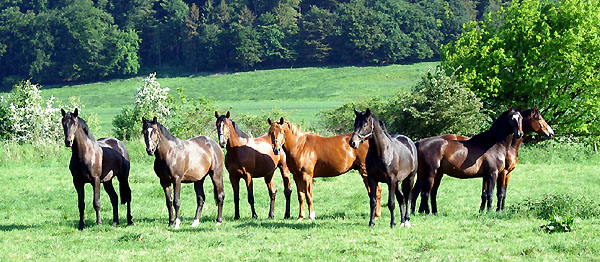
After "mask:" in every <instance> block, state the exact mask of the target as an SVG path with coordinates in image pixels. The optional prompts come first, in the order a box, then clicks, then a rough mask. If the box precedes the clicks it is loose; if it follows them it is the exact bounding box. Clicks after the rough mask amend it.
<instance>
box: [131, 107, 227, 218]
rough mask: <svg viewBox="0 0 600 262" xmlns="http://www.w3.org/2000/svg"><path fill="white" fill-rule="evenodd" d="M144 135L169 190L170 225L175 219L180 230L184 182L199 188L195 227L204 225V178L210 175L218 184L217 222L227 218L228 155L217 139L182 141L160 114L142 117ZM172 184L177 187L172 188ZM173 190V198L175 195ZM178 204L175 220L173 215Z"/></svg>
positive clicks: (159, 172) (215, 193)
mask: <svg viewBox="0 0 600 262" xmlns="http://www.w3.org/2000/svg"><path fill="white" fill-rule="evenodd" d="M142 124H143V127H142V134H143V135H144V142H145V144H146V153H148V155H150V156H152V155H154V157H155V159H154V172H155V173H156V176H158V178H159V180H160V184H161V186H162V187H163V191H164V193H165V198H166V204H167V209H168V211H169V227H170V226H172V225H173V222H175V229H179V225H180V224H181V220H180V218H179V207H180V206H181V203H180V192H181V183H194V190H195V191H196V203H197V207H196V216H195V217H194V222H193V223H192V227H197V226H198V225H199V224H200V215H201V214H202V207H203V206H204V199H205V196H204V179H205V178H206V175H209V176H210V178H211V180H212V183H213V186H214V197H215V201H216V202H217V207H218V211H217V225H220V224H221V223H222V221H223V219H222V217H223V199H224V198H225V192H224V186H223V160H224V158H225V157H224V155H223V151H221V148H219V145H218V144H217V142H215V141H214V140H213V139H211V138H210V137H206V136H198V137H194V138H190V139H188V140H183V141H182V140H180V139H178V138H177V137H175V136H174V135H172V134H171V133H170V132H169V130H167V128H165V127H164V126H163V125H162V124H160V123H159V122H158V121H157V119H156V117H154V119H153V120H147V119H146V118H145V117H142ZM171 186H172V187H173V189H171ZM171 193H173V198H171ZM173 206H174V207H175V219H174V218H173Z"/></svg>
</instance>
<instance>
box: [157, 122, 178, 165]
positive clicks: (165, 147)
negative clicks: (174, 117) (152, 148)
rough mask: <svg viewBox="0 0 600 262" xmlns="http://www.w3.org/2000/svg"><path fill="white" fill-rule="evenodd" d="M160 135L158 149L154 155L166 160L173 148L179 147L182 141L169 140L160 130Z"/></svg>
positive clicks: (176, 139)
mask: <svg viewBox="0 0 600 262" xmlns="http://www.w3.org/2000/svg"><path fill="white" fill-rule="evenodd" d="M158 134H159V135H160V141H159V142H158V148H156V152H155V153H154V155H155V156H156V158H159V159H166V157H167V153H169V151H171V149H172V148H173V147H175V146H177V145H179V144H180V143H181V141H180V140H179V139H178V138H175V140H169V139H168V138H167V137H166V136H165V135H164V134H163V132H162V130H160V129H159V132H158Z"/></svg>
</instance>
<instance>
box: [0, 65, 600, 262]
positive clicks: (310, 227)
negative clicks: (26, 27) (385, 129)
mask: <svg viewBox="0 0 600 262" xmlns="http://www.w3.org/2000/svg"><path fill="white" fill-rule="evenodd" d="M434 66H435V63H423V64H416V65H410V66H388V67H374V68H352V67H350V68H309V69H295V70H292V69H280V70H269V72H263V71H256V72H247V73H239V74H230V75H211V76H193V77H175V78H159V79H158V81H159V82H160V83H161V84H162V85H163V86H168V87H170V88H171V89H175V88H177V87H185V90H186V94H188V95H189V96H190V97H198V96H206V97H208V98H210V99H212V100H213V101H214V103H215V104H217V105H218V106H219V108H229V107H231V108H232V110H233V111H232V112H233V113H238V112H240V113H253V112H260V111H261V110H269V109H270V108H271V107H272V106H278V107H279V108H281V109H283V110H284V111H286V112H290V115H291V116H290V118H291V120H292V121H300V120H306V121H311V122H312V121H316V117H315V114H316V113H317V112H318V111H319V110H321V109H326V108H331V107H334V106H336V105H339V104H341V103H343V102H346V101H349V100H352V99H360V98H363V97H366V96H368V95H381V94H383V92H384V91H385V90H386V89H388V88H394V89H398V90H401V89H403V88H409V87H411V86H412V85H413V84H414V83H415V82H416V81H418V80H419V79H420V78H421V76H422V74H423V73H424V71H425V70H426V69H427V68H428V67H434ZM159 76H160V74H159ZM141 81H142V79H141V78H135V79H128V80H113V81H110V82H104V83H93V84H85V85H78V86H61V87H58V86H56V87H49V88H48V89H46V90H44V95H47V96H49V95H51V94H52V95H54V96H56V97H58V98H60V99H66V98H68V97H69V96H80V97H81V102H82V103H83V104H85V106H86V107H85V110H89V111H92V112H97V113H98V115H99V118H100V121H101V123H102V129H101V132H100V134H94V135H95V136H96V137H97V138H99V137H102V136H105V135H109V134H110V128H111V127H110V122H111V121H112V117H113V116H114V115H116V114H117V113H118V112H119V111H120V109H121V107H122V106H124V105H127V104H129V103H131V100H132V97H133V94H134V92H135V88H136V87H137V86H139V85H140V83H141ZM266 86H269V87H270V88H269V89H263V88H264V87H266ZM265 90H268V91H265ZM101 93H105V94H110V95H109V96H106V95H104V96H101V95H100V94H101ZM234 94H236V95H237V96H233V95H234ZM292 94H293V95H292ZM240 97H242V98H243V99H242V100H239V99H240ZM238 100H239V101H238ZM383 120H384V119H383ZM300 127H301V128H302V126H300ZM215 134H216V132H215ZM214 136H215V135H214V134H213V137H214ZM125 145H126V146H127V148H128V150H129V153H130V156H131V175H130V180H129V181H130V185H131V188H132V194H133V196H132V214H133V220H134V221H135V223H136V224H137V225H136V226H126V217H125V206H124V205H119V217H120V222H121V224H120V225H119V226H118V227H117V228H113V227H112V226H111V223H110V222H111V218H112V212H111V211H112V208H111V206H110V201H109V198H108V195H107V194H106V193H105V192H104V191H103V190H102V191H101V196H100V197H101V203H102V209H101V216H102V219H103V222H104V224H103V225H95V221H94V214H95V211H94V209H93V207H92V188H91V186H90V185H86V187H85V198H86V209H85V221H86V228H85V229H84V230H83V231H79V230H77V224H78V219H79V217H78V216H77V215H78V209H77V194H76V191H75V189H74V187H73V183H72V179H71V174H70V173H69V170H68V163H69V158H70V155H71V152H70V149H69V148H65V147H64V145H42V146H32V145H13V144H3V145H2V150H0V177H1V178H2V183H1V184H0V196H2V197H0V218H1V219H0V241H1V242H2V244H1V245H0V260H2V261H6V260H40V259H42V260H69V261H71V260H86V261H99V260H102V261H106V260H183V261H198V260H200V261H213V260H214V261H240V260H244V261H246V260H252V261H271V260H285V261H306V260H319V261H339V260H350V261H356V260H358V261H373V260H385V261H390V260H406V259H409V260H416V259H420V260H449V261H465V260H466V261H471V260H483V261H498V260H501V259H502V260H505V259H511V260H542V261H548V260H551V261H554V260H563V261H572V260H585V261H591V260H598V259H599V257H600V238H599V236H598V234H599V233H600V205H599V203H600V201H599V200H597V195H598V192H600V177H599V176H598V170H599V169H600V155H598V154H596V153H594V152H593V151H591V149H590V148H589V147H583V146H574V145H566V144H559V143H557V142H555V141H548V142H543V143H541V144H538V145H533V146H525V147H524V148H522V149H521V151H520V154H519V157H520V163H519V165H518V166H517V168H516V169H515V170H514V171H513V176H512V178H511V180H510V184H509V186H508V190H507V198H506V210H505V211H504V212H500V213H499V212H494V211H492V212H489V213H482V214H480V213H479V212H478V210H479V204H480V201H481V198H480V196H481V179H469V180H459V179H455V178H451V177H448V176H445V177H444V179H442V183H441V186H440V190H439V192H438V209H439V214H438V215H435V216H426V215H422V214H416V215H413V216H411V224H412V227H411V228H410V229H407V228H402V227H399V226H397V227H396V228H393V229H390V227H389V222H390V221H389V219H390V214H389V211H388V209H387V207H385V203H386V200H385V199H387V194H388V192H387V188H386V187H385V186H383V184H380V185H381V186H383V190H382V199H383V203H382V205H383V206H382V218H379V219H377V220H376V222H375V223H376V224H375V227H374V228H369V227H368V220H369V200H368V197H367V195H366V190H365V188H364V185H363V182H362V180H361V179H360V176H359V174H358V172H356V171H352V172H349V173H347V174H345V175H342V176H339V177H333V178H317V179H316V184H315V186H314V197H315V200H314V204H315V210H316V220H314V221H308V220H306V219H305V220H304V221H302V222H300V223H298V222H296V219H295V217H296V216H297V215H298V204H297V203H298V202H297V197H296V196H297V195H296V191H297V190H296V187H295V184H293V186H292V187H293V192H292V204H291V215H292V218H293V219H286V220H284V219H283V213H284V203H285V202H284V200H285V199H284V196H283V186H282V179H281V176H280V175H279V172H278V171H277V172H276V174H275V178H274V180H275V185H276V187H277V189H278V193H277V199H276V206H275V218H274V219H267V218H266V217H267V213H268V207H269V196H268V193H267V189H266V186H265V185H264V183H263V181H262V179H257V180H255V185H254V195H255V207H256V211H257V213H258V216H259V217H258V219H257V220H254V219H252V218H251V212H250V207H249V205H248V204H247V202H246V199H247V198H246V197H247V194H246V189H245V187H243V186H241V190H240V215H241V219H240V220H237V221H234V220H233V217H234V205H233V193H232V188H231V183H230V181H229V178H228V175H227V173H225V174H224V183H225V203H224V211H223V224H222V225H220V226H216V225H215V218H216V213H217V208H216V205H215V201H214V199H213V194H212V185H211V183H210V181H208V180H207V181H206V182H205V185H204V188H205V191H206V196H207V200H206V203H205V205H204V211H203V213H202V217H201V223H200V226H199V227H197V228H192V227H191V223H192V220H193V216H194V214H195V208H196V201H195V194H194V189H193V186H192V185H191V184H184V185H183V186H182V195H181V217H182V224H181V228H180V229H179V230H174V229H173V228H167V223H168V214H167V210H166V207H165V199H164V194H163V191H162V188H161V186H160V185H159V182H158V178H157V177H156V175H155V174H154V171H153V167H152V165H153V161H154V157H151V156H148V155H147V154H146V152H145V148H144V145H143V142H142V140H141V139H140V140H133V141H128V142H126V144H125ZM114 183H115V184H118V182H117V181H116V180H115V182H114ZM115 187H116V188H117V191H118V186H117V185H115ZM493 201H494V203H493V204H494V207H495V204H496V201H497V200H496V198H495V197H494V200H493ZM540 210H542V211H547V210H550V211H548V212H547V213H549V214H560V215H562V214H565V213H571V214H574V215H576V216H578V218H577V219H578V220H577V222H576V223H575V231H573V232H569V233H552V234H550V233H546V232H544V231H543V230H541V229H540V226H541V225H543V224H547V223H548V218H547V217H544V216H542V215H540V214H545V213H544V212H542V211H540ZM396 212H398V213H396V215H397V216H399V209H398V208H396Z"/></svg>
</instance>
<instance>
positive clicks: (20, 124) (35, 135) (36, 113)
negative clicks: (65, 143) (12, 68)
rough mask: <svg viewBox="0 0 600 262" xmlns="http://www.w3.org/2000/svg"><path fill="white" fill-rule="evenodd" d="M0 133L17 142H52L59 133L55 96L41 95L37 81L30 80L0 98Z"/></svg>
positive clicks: (56, 138) (56, 139) (58, 136)
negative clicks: (0, 121)
mask: <svg viewBox="0 0 600 262" xmlns="http://www.w3.org/2000/svg"><path fill="white" fill-rule="evenodd" d="M0 104H2V106H0V119H1V120H2V124H1V126H0V132H1V133H0V136H3V137H4V138H6V139H9V140H12V141H15V142H17V143H33V144H40V143H54V142H56V141H58V140H59V138H60V137H61V136H62V132H61V131H60V130H61V127H60V121H57V117H58V115H59V114H58V111H59V110H58V108H55V107H54V97H50V98H49V99H48V100H46V99H44V98H42V96H41V91H40V87H39V85H35V84H32V83H31V82H30V81H29V80H27V81H23V82H20V83H19V84H17V85H15V87H14V88H13V90H12V91H11V93H10V94H9V95H8V96H7V97H6V98H4V97H1V98H0Z"/></svg>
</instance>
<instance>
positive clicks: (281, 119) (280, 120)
mask: <svg viewBox="0 0 600 262" xmlns="http://www.w3.org/2000/svg"><path fill="white" fill-rule="evenodd" d="M279 124H280V125H283V117H281V118H280V119H279Z"/></svg>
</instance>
